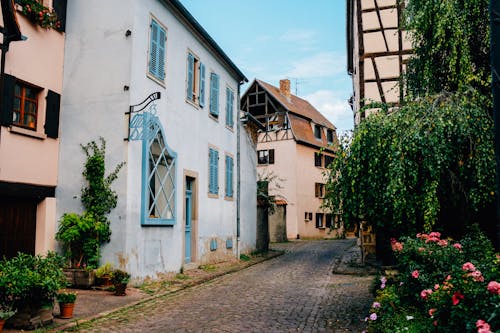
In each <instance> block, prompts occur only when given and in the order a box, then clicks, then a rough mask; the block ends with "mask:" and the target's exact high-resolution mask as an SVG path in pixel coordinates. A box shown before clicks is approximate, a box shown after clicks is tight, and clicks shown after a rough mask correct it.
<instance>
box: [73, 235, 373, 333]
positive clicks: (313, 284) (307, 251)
mask: <svg viewBox="0 0 500 333" xmlns="http://www.w3.org/2000/svg"><path fill="white" fill-rule="evenodd" d="M350 245H351V242H350V241H349V240H340V241H337V240H336V241H332V240H329V241H299V242H291V243H287V244H280V245H279V246H280V247H281V248H282V249H285V250H286V253H285V254H284V255H282V256H280V257H278V258H274V259H272V260H269V261H266V262H263V263H261V264H258V265H255V266H252V267H250V268H248V269H245V270H242V271H239V272H236V273H233V274H230V275H226V276H224V277H222V278H219V279H216V280H213V281H211V282H208V283H205V284H201V285H199V286H195V287H193V288H189V289H186V290H183V291H181V292H178V293H176V294H173V295H168V296H165V297H160V298H156V299H154V300H152V301H149V302H145V303H142V304H139V305H136V306H134V307H131V308H129V309H125V310H122V311H119V312H117V313H114V314H111V315H109V316H106V317H104V318H100V319H98V320H96V321H94V322H90V323H85V324H83V325H82V326H80V327H79V329H80V331H82V332H361V331H362V330H363V327H364V318H365V316H366V313H367V312H368V309H369V306H370V304H371V301H372V297H371V295H370V293H369V287H370V285H371V282H372V281H373V277H372V276H363V277H362V276H349V275H334V274H331V269H332V266H333V262H334V259H335V257H336V256H339V255H342V252H343V251H344V250H345V249H346V248H347V247H349V246H350Z"/></svg>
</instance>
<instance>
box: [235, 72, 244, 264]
mask: <svg viewBox="0 0 500 333" xmlns="http://www.w3.org/2000/svg"><path fill="white" fill-rule="evenodd" d="M244 82H245V81H240V82H239V83H238V94H237V97H236V105H237V110H238V117H237V122H236V137H237V138H236V258H237V259H238V260H240V213H241V198H240V195H241V166H240V165H241V158H240V150H241V139H240V133H241V119H240V105H241V104H240V93H241V85H242V84H243V83H244Z"/></svg>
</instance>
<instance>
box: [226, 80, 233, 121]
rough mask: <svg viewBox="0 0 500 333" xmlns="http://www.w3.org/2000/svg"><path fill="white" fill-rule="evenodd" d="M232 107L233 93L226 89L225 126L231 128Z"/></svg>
mask: <svg viewBox="0 0 500 333" xmlns="http://www.w3.org/2000/svg"><path fill="white" fill-rule="evenodd" d="M233 105H234V92H233V91H232V90H231V89H230V88H229V87H227V88H226V126H228V127H233V126H234V116H233V113H234V111H233V109H234V107H233Z"/></svg>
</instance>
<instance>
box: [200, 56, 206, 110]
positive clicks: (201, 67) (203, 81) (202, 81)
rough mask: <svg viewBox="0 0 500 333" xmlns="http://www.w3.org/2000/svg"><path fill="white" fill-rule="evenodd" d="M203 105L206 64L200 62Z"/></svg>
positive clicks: (201, 104)
mask: <svg viewBox="0 0 500 333" xmlns="http://www.w3.org/2000/svg"><path fill="white" fill-rule="evenodd" d="M199 103H200V106H201V107H204V106H205V65H204V64H203V63H201V62H200V98H199Z"/></svg>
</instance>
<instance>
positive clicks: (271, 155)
mask: <svg viewBox="0 0 500 333" xmlns="http://www.w3.org/2000/svg"><path fill="white" fill-rule="evenodd" d="M269 164H274V149H269Z"/></svg>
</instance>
